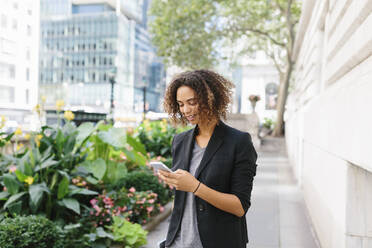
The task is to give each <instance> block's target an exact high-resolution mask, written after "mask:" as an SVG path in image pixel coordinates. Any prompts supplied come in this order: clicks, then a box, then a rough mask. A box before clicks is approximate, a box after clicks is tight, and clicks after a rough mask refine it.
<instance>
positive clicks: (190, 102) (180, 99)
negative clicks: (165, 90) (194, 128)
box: [177, 86, 201, 125]
mask: <svg viewBox="0 0 372 248" xmlns="http://www.w3.org/2000/svg"><path fill="white" fill-rule="evenodd" d="M177 103H178V106H179V108H180V111H181V114H182V115H183V116H184V117H185V118H186V119H187V121H188V122H190V123H191V124H193V125H194V124H198V123H200V120H201V118H200V115H199V104H198V99H197V96H196V93H195V91H194V90H193V89H191V88H190V87H188V86H181V87H179V88H178V89H177Z"/></svg>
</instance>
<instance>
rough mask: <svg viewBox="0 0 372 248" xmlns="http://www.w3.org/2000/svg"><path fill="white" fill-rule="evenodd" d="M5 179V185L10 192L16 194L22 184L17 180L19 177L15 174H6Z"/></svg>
mask: <svg viewBox="0 0 372 248" xmlns="http://www.w3.org/2000/svg"><path fill="white" fill-rule="evenodd" d="M3 181H4V185H5V187H6V188H7V189H8V192H9V193H10V194H12V195H14V194H15V193H17V192H18V190H19V187H20V185H19V183H18V182H17V179H16V178H15V177H14V176H13V175H10V174H5V175H4V176H3Z"/></svg>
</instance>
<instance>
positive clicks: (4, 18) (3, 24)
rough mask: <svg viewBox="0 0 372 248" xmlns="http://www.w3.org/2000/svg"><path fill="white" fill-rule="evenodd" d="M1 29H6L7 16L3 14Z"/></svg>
mask: <svg viewBox="0 0 372 248" xmlns="http://www.w3.org/2000/svg"><path fill="white" fill-rule="evenodd" d="M1 27H2V28H6V15H4V14H1Z"/></svg>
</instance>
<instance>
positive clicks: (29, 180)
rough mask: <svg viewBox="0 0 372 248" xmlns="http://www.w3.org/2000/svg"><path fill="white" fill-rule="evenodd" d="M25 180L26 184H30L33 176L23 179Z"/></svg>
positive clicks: (32, 181)
mask: <svg viewBox="0 0 372 248" xmlns="http://www.w3.org/2000/svg"><path fill="white" fill-rule="evenodd" d="M25 182H26V183H27V184H28V185H31V184H33V183H34V178H33V177H27V178H26V179H25Z"/></svg>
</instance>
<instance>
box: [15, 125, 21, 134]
mask: <svg viewBox="0 0 372 248" xmlns="http://www.w3.org/2000/svg"><path fill="white" fill-rule="evenodd" d="M14 134H15V135H22V129H21V128H20V127H18V128H17V129H16V130H15V131H14Z"/></svg>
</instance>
